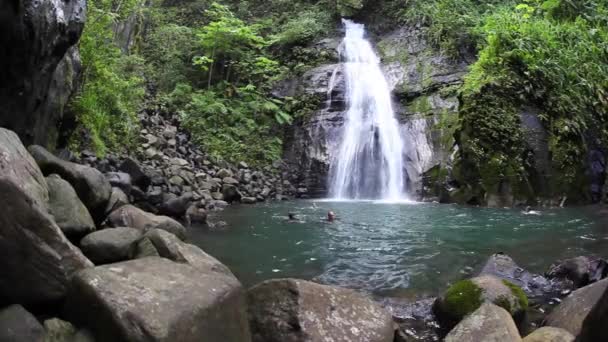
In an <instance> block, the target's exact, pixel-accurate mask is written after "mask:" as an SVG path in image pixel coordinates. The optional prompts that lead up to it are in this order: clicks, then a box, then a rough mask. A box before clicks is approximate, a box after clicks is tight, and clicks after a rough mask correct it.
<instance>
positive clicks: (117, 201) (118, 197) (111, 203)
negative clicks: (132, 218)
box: [106, 188, 129, 214]
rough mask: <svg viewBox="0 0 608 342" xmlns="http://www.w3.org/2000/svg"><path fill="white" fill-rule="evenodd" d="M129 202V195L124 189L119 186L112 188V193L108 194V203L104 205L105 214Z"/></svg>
mask: <svg viewBox="0 0 608 342" xmlns="http://www.w3.org/2000/svg"><path fill="white" fill-rule="evenodd" d="M127 204H129V197H128V196H127V194H125V193H124V191H122V190H120V189H119V188H112V194H111V195H110V199H109V200H108V205H107V207H106V214H110V213H111V212H113V211H114V210H116V209H118V208H120V207H122V206H123V205H127Z"/></svg>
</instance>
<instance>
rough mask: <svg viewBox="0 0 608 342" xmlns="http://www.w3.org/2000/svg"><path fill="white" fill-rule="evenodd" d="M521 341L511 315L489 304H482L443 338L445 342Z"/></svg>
mask: <svg viewBox="0 0 608 342" xmlns="http://www.w3.org/2000/svg"><path fill="white" fill-rule="evenodd" d="M464 341H471V342H472V341H475V342H512V341H521V337H520V336H519V332H518V331H517V326H516V325H515V322H514V321H513V318H511V314H509V312H507V311H506V310H505V309H503V308H501V307H499V306H497V305H494V304H492V303H489V302H485V303H483V304H482V305H481V306H480V307H479V308H478V309H477V310H475V311H474V312H473V313H472V314H470V315H469V316H467V317H466V318H465V319H463V320H462V321H461V322H460V323H458V325H457V326H456V327H454V329H452V330H451V331H450V333H449V334H448V335H447V336H446V337H445V342H464Z"/></svg>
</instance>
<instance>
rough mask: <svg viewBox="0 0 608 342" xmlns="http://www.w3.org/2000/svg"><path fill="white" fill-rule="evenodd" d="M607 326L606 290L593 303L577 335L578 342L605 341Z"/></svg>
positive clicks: (607, 304)
mask: <svg viewBox="0 0 608 342" xmlns="http://www.w3.org/2000/svg"><path fill="white" fill-rule="evenodd" d="M607 326H608V290H604V293H603V294H602V297H601V298H600V299H599V300H598V301H597V302H596V303H595V305H594V306H593V308H592V309H591V311H590V312H589V314H588V315H587V317H586V318H585V320H584V321H583V326H582V328H581V332H580V334H579V335H578V341H579V342H594V341H602V340H604V339H606V327H607Z"/></svg>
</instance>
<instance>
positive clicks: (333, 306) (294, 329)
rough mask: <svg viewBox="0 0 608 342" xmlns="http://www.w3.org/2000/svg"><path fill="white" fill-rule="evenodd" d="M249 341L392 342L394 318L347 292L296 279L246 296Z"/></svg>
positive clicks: (266, 285) (272, 282)
mask: <svg viewBox="0 0 608 342" xmlns="http://www.w3.org/2000/svg"><path fill="white" fill-rule="evenodd" d="M247 298H248V304H249V320H250V326H251V333H252V336H253V341H260V342H262V341H264V342H288V341H289V342H296V341H302V342H303V341H367V342H392V341H393V339H394V335H395V331H394V327H393V319H392V316H391V315H390V314H389V313H388V312H386V311H385V310H384V309H383V308H382V307H380V306H379V305H378V304H376V303H375V302H374V301H372V300H371V299H369V298H367V297H365V296H363V295H361V294H359V293H357V292H355V291H352V290H348V289H343V288H339V287H333V286H325V285H319V284H315V283H312V282H309V281H304V280H297V279H277V280H269V281H265V282H263V283H261V284H259V285H257V286H255V287H253V288H251V289H250V290H249V291H248V294H247Z"/></svg>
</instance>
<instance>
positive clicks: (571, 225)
mask: <svg viewBox="0 0 608 342" xmlns="http://www.w3.org/2000/svg"><path fill="white" fill-rule="evenodd" d="M328 210H333V211H335V212H336V214H337V215H338V217H339V220H338V221H337V222H333V223H327V222H325V221H324V217H325V214H326V213H327V211H328ZM290 211H291V212H295V213H296V214H297V215H298V217H299V219H300V221H299V222H289V221H288V220H287V217H286V216H287V213H288V212H290ZM217 219H221V220H224V221H226V222H227V223H228V227H227V228H226V230H224V231H208V230H206V229H204V228H200V227H193V228H191V229H190V234H191V236H190V239H191V241H193V243H195V244H197V245H198V246H200V247H202V248H203V249H204V250H205V251H207V252H208V253H210V254H211V255H213V256H215V257H216V258H218V259H219V260H221V261H222V262H224V263H225V264H227V265H228V266H229V267H230V269H232V271H233V272H234V273H235V275H236V276H237V277H238V278H239V279H240V280H241V282H243V284H244V285H245V286H251V285H253V284H255V283H257V282H260V281H263V280H266V279H270V278H282V277H297V278H302V279H309V280H315V281H317V282H321V283H326V284H335V285H340V286H344V287H349V288H354V289H359V290H363V291H368V292H371V293H376V294H386V295H396V294H399V293H401V294H415V295H416V296H430V295H435V294H437V293H439V292H440V291H442V290H444V289H445V286H446V284H448V283H450V282H453V281H456V280H459V279H462V278H464V277H466V276H468V275H470V274H472V273H473V272H474V271H475V270H476V269H479V268H480V267H481V266H482V265H483V263H484V261H485V260H486V259H487V257H488V256H489V255H491V254H492V253H495V252H499V251H501V252H505V253H507V254H509V255H511V256H512V257H513V258H514V259H515V260H516V262H517V263H518V264H519V265H520V266H522V267H525V268H527V269H528V270H530V271H532V272H539V273H542V272H544V270H545V269H546V268H547V267H548V266H549V265H550V264H551V263H552V262H554V261H555V260H557V259H560V258H567V257H573V256H577V255H589V254H596V255H599V256H603V257H606V256H608V255H606V254H608V248H606V247H608V240H607V238H608V231H606V230H604V229H601V228H600V225H598V224H596V223H595V221H594V219H593V216H592V215H591V213H590V212H589V211H588V210H586V209H581V208H568V209H554V210H545V211H541V214H540V215H525V214H523V213H522V212H521V211H519V210H516V209H490V208H473V207H463V206H457V205H445V204H427V203H425V204H403V203H402V204H389V203H374V202H323V201H295V202H275V203H267V204H259V205H255V206H231V207H229V208H228V209H226V210H225V211H223V212H221V213H219V217H217Z"/></svg>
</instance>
